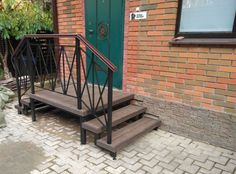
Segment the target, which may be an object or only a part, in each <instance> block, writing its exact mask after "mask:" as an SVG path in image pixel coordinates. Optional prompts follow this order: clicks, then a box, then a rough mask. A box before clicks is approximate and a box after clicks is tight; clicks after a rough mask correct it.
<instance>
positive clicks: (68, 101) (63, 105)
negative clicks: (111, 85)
mask: <svg viewBox="0 0 236 174" xmlns="http://www.w3.org/2000/svg"><path fill="white" fill-rule="evenodd" d="M106 93H107V91H104V95H103V103H104V108H107V103H108V102H107V95H106ZM29 96H30V98H33V99H35V100H37V101H39V102H42V103H45V104H48V105H51V106H53V107H56V108H59V109H62V110H64V111H67V112H70V113H72V114H75V115H78V116H82V117H84V116H88V115H89V114H91V111H90V110H89V109H88V108H87V107H86V106H85V104H83V105H82V109H80V110H79V109H77V98H76V97H71V96H67V95H63V94H59V93H57V92H53V91H48V90H42V91H37V92H36V93H35V94H29ZM99 97H100V96H99V92H98V91H95V101H98V99H99ZM133 98H134V95H133V94H127V93H122V92H120V91H115V90H114V91H113V101H112V105H113V106H116V105H119V104H122V103H125V102H128V101H130V100H132V99H133ZM82 100H83V101H84V103H86V105H87V106H90V103H89V97H88V95H83V97H82ZM95 103H96V102H95ZM102 109H103V107H102V104H101V102H100V104H99V106H98V109H97V111H98V112H99V111H102Z"/></svg>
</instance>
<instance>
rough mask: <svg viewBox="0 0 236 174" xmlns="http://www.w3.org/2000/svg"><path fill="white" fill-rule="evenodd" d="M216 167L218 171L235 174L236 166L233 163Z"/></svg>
mask: <svg viewBox="0 0 236 174" xmlns="http://www.w3.org/2000/svg"><path fill="white" fill-rule="evenodd" d="M215 167H216V168H218V169H221V170H224V171H227V172H231V173H233V172H234V170H235V169H236V166H235V164H232V163H228V164H226V165H221V164H216V165H215Z"/></svg>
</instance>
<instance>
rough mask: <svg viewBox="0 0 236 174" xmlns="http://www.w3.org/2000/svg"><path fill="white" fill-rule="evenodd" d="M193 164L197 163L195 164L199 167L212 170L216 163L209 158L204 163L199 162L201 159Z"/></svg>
mask: <svg viewBox="0 0 236 174" xmlns="http://www.w3.org/2000/svg"><path fill="white" fill-rule="evenodd" d="M193 164H195V165H197V166H199V167H203V168H204V169H207V170H211V169H212V167H213V166H214V164H215V163H214V162H212V161H209V160H207V161H206V162H204V163H202V162H199V161H194V163H193Z"/></svg>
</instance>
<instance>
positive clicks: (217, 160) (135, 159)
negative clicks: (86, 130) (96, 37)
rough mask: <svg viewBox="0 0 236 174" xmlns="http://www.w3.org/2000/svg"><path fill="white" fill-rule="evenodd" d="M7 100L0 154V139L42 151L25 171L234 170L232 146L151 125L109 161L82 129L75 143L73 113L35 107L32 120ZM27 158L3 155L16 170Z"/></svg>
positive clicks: (177, 173) (215, 173)
mask: <svg viewBox="0 0 236 174" xmlns="http://www.w3.org/2000/svg"><path fill="white" fill-rule="evenodd" d="M13 106H14V104H10V105H9V107H8V108H7V109H6V110H5V112H6V114H7V116H6V120H7V125H8V126H7V127H6V128H4V129H1V130H0V155H1V153H2V152H3V149H1V148H2V145H5V147H6V145H7V144H14V143H16V144H17V143H18V144H22V143H27V144H30V145H29V146H32V148H34V147H33V146H35V149H36V150H37V149H38V150H37V151H40V150H41V151H42V153H43V157H40V161H38V162H36V163H34V165H33V166H31V168H28V169H30V170H29V171H28V173H32V174H56V173H61V174H68V173H74V174H83V173H91V174H94V173H96V174H106V173H112V174H118V173H124V174H133V173H135V174H143V173H151V174H152V173H153V174H158V173H163V174H169V173H174V174H182V173H194V174H195V173H199V174H206V173H209V174H229V173H230V174H236V152H233V151H229V150H226V149H222V148H219V147H215V146H211V145H208V144H205V143H200V142H197V141H193V140H191V139H188V138H185V137H182V136H178V135H175V134H172V133H168V132H165V131H161V130H157V131H152V132H150V133H149V134H147V135H145V136H143V137H141V138H140V139H138V140H136V141H135V142H133V143H132V144H131V145H129V146H127V147H126V148H124V149H122V150H121V151H120V152H119V153H118V157H117V160H115V161H113V160H112V158H111V157H110V155H109V154H108V153H107V152H105V151H102V150H101V149H99V148H97V147H96V146H95V145H94V144H93V141H92V135H88V136H89V140H88V144H87V145H80V139H79V137H80V136H79V135H80V132H79V123H78V119H76V118H73V117H71V116H68V114H65V113H63V112H59V111H55V110H54V111H52V110H50V112H48V111H40V113H39V112H37V116H38V121H37V122H34V123H32V122H31V118H30V117H29V116H28V117H27V116H24V115H18V114H17V112H16V110H15V109H13ZM8 147H9V148H10V146H8ZM23 147H24V146H23ZM32 148H29V147H28V146H25V148H22V147H21V150H20V152H22V154H27V153H28V154H31V153H32V152H31V151H32V150H31V151H29V149H32ZM39 149H40V150H39ZM18 151H19V150H18ZM38 153H39V154H41V152H38ZM2 158H3V157H2ZM3 161H4V160H1V158H0V166H1V169H0V173H1V174H8V173H6V172H4V171H7V169H6V168H7V167H9V165H6V163H4V162H3ZM30 161H34V159H32V158H31V159H30V160H29V159H28V158H27V156H26V157H24V158H22V159H21V160H17V161H16V160H15V158H14V157H13V158H9V159H8V164H11V165H10V166H11V167H12V169H13V171H15V174H21V173H20V171H21V170H19V166H23V164H25V163H30ZM4 167H5V168H4ZM13 173H14V172H13ZM22 174H26V173H22Z"/></svg>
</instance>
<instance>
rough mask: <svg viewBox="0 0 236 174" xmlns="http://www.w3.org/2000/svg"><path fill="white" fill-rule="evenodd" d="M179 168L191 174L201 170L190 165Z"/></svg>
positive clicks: (182, 165) (184, 164)
mask: <svg viewBox="0 0 236 174" xmlns="http://www.w3.org/2000/svg"><path fill="white" fill-rule="evenodd" d="M179 168H180V169H181V170H183V171H186V172H189V173H191V174H195V173H197V171H198V170H199V169H200V167H198V166H195V165H189V164H186V163H183V164H181V165H180V167H179Z"/></svg>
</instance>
